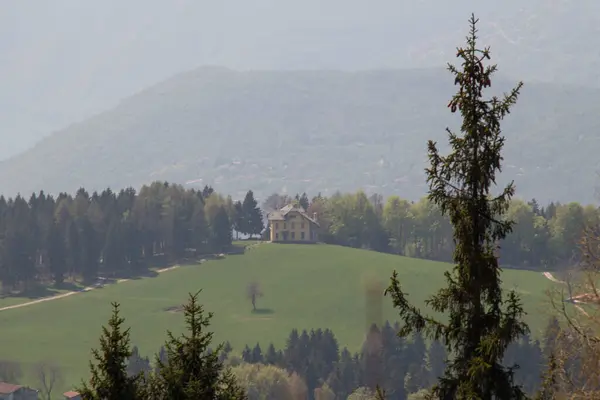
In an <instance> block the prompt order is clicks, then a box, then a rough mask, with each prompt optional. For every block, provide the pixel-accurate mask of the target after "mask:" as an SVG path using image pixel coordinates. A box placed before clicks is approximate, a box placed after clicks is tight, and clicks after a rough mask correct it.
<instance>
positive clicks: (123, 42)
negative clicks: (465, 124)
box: [0, 0, 600, 159]
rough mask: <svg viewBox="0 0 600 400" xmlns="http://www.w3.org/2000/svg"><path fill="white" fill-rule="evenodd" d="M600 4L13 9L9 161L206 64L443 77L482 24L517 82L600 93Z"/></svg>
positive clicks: (58, 1)
mask: <svg viewBox="0 0 600 400" xmlns="http://www.w3.org/2000/svg"><path fill="white" fill-rule="evenodd" d="M599 4H600V3H598V2H597V1H596V0H578V1H577V2H576V3H575V2H572V1H565V0H530V1H527V2H523V1H516V0H504V1H502V2H481V1H475V0H457V1H453V2H452V3H448V2H447V1H444V0H420V1H412V0H411V1H408V0H402V1H398V0H379V1H378V2H377V3H376V4H372V3H368V2H364V1H361V0H328V1H327V2H323V1H319V0H305V1H303V2H295V1H291V0H255V1H252V2H247V1H239V0H238V1H233V2H231V3H230V4H228V5H227V6H225V5H224V4H222V3H219V2H210V1H206V0H178V1H177V2H175V3H173V2H164V1H157V0H129V1H127V2H122V1H117V0H106V1H103V2H97V3H91V2H85V3H84V2H81V1H78V0H54V1H52V2H42V3H40V4H38V5H37V7H36V8H35V10H31V8H30V7H29V5H28V4H27V3H26V2H23V1H21V0H4V1H3V2H2V6H3V7H2V13H0V47H1V48H2V55H3V58H2V62H1V63H0V87H2V88H3V90H2V93H0V139H2V141H3V143H4V145H3V146H2V148H0V158H2V159H3V158H4V157H6V156H7V155H10V154H15V153H16V152H17V151H20V150H22V149H24V148H26V147H29V146H30V145H31V144H32V143H33V142H34V141H37V140H38V139H40V138H41V137H42V136H43V135H47V134H49V133H50V132H51V131H54V130H57V129H60V128H63V127H65V126H67V125H68V124H70V123H73V122H75V121H80V120H82V119H84V118H86V117H89V116H91V115H93V114H94V113H97V112H100V111H103V110H106V109H108V108H110V107H112V106H114V105H115V104H116V103H117V102H118V101H119V100H120V99H122V98H124V97H126V96H129V95H131V94H132V93H135V92H136V91H139V90H141V89H143V88H144V87H147V86H148V85H151V84H153V83H154V82H158V81H160V80H163V79H166V78H168V77H169V76H172V75H174V74H177V73H180V72H182V71H185V70H188V69H191V68H195V67H197V66H200V65H224V66H227V67H231V68H242V69H257V68H258V69H290V68H294V69H332V68H333V69H348V70H353V69H371V68H384V67H386V68H387V67H391V68H415V67H423V66H442V65H444V64H445V62H446V61H448V60H449V59H450V58H451V57H452V56H453V54H452V53H453V51H454V48H455V46H456V45H457V44H458V43H460V42H461V41H462V38H463V37H464V35H465V27H466V25H465V24H466V19H467V18H468V16H469V14H470V13H471V12H475V13H476V14H477V15H478V16H479V17H481V20H482V23H481V34H482V36H483V39H484V41H485V43H486V44H489V45H491V46H492V49H493V50H494V52H495V54H496V55H497V56H498V58H497V60H498V61H499V62H500V65H502V66H503V68H504V71H505V72H506V73H508V74H509V75H510V76H513V77H516V78H522V79H526V80H533V79H537V80H547V81H548V80H551V81H560V82H575V83H579V84H585V85H595V86H597V87H598V86H599V85H600V79H599V77H598V72H597V71H598V65H599V60H600V57H599V53H598V52H595V51H588V48H587V46H591V47H592V48H593V47H594V45H593V40H594V38H597V37H598V35H597V33H598V27H599V26H600V23H599V16H600V13H599V12H598V11H599Z"/></svg>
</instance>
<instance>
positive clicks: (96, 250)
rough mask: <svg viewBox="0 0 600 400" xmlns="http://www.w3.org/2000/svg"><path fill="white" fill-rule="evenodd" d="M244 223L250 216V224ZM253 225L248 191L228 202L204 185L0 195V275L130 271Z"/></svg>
mask: <svg viewBox="0 0 600 400" xmlns="http://www.w3.org/2000/svg"><path fill="white" fill-rule="evenodd" d="M251 224H254V226H252V225H251ZM234 227H235V229H236V230H237V231H240V232H244V233H246V234H254V233H257V232H258V233H260V231H261V230H262V227H263V222H262V214H261V211H260V209H259V208H258V207H257V206H256V201H255V200H254V199H253V197H252V192H249V193H248V196H247V199H245V201H244V202H243V203H241V202H233V201H232V200H231V198H225V197H223V196H221V195H219V194H217V193H215V192H214V191H213V189H212V188H209V187H206V188H204V190H201V191H196V190H184V189H183V188H182V187H181V186H177V185H169V184H167V183H154V184H152V185H150V186H145V187H143V188H142V189H141V190H140V192H139V193H136V192H135V190H133V189H127V190H122V191H120V192H119V193H114V192H112V191H111V190H109V189H107V190H105V191H103V192H102V193H92V194H89V193H87V192H86V191H85V190H84V189H80V190H79V191H78V192H77V193H76V194H75V195H74V196H70V195H67V194H61V195H59V196H58V197H57V198H54V197H52V196H48V195H45V194H44V193H43V192H41V193H39V194H34V195H32V196H31V197H30V198H29V200H26V199H25V198H23V197H16V198H14V199H8V200H6V199H4V198H0V229H1V231H2V234H3V237H4V240H3V241H2V248H1V249H0V260H1V262H0V282H1V283H2V286H3V288H4V289H5V291H6V290H8V291H12V290H18V289H21V290H22V289H28V288H30V287H32V285H33V284H35V283H51V282H53V283H54V284H56V285H60V284H61V283H63V282H64V281H65V280H66V279H70V278H82V279H83V280H84V281H87V282H90V281H93V280H94V279H95V278H96V277H98V276H114V275H119V274H135V273H138V272H141V271H143V270H145V269H147V268H148V267H151V266H155V265H164V264H166V263H169V262H173V261H178V260H182V259H184V258H186V257H191V256H193V255H195V254H208V253H220V252H222V251H226V250H228V249H229V248H230V246H231V241H232V230H233V228H234Z"/></svg>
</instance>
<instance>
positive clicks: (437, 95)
mask: <svg viewBox="0 0 600 400" xmlns="http://www.w3.org/2000/svg"><path fill="white" fill-rule="evenodd" d="M509 85H510V82H509V81H508V80H506V79H503V78H498V79H497V80H496V81H495V82H494V87H495V88H496V89H495V92H496V93H498V92H499V89H498V88H500V89H507V88H509ZM453 91H454V88H453V87H452V80H451V76H450V74H449V73H448V72H446V71H443V70H441V69H414V70H380V71H364V72H353V73H351V72H339V71H276V72H269V71H253V72H238V71H233V70H229V69H226V68H217V67H212V68H200V69H197V70H194V71H190V72H187V73H184V74H180V75H178V76H176V77H174V78H172V79H169V80H167V81H165V82H163V83H161V84H158V85H155V86H153V87H151V88H149V89H148V90H145V91H143V92H141V93H138V94H137V95H135V96H132V97H131V98H129V99H127V100H124V101H122V102H121V103H120V105H119V106H118V107H116V108H115V109H113V110H111V111H108V112H105V113H102V114H99V115H97V116H95V117H93V118H91V119H89V120H87V121H84V122H82V123H78V124H75V125H72V126H71V127H69V128H67V129H65V130H62V131H59V132H57V133H56V134H54V135H52V136H51V137H49V138H46V139H44V140H43V141H42V142H40V143H39V144H38V145H36V146H35V147H34V148H33V149H31V150H29V151H27V152H25V153H24V154H22V155H19V156H17V157H14V158H12V159H10V160H8V161H5V162H3V163H0V187H2V188H3V192H4V193H6V194H15V193H17V192H21V193H23V194H27V195H29V193H30V192H32V191H34V190H35V191H38V190H41V189H43V190H46V191H51V192H57V191H70V192H73V191H75V190H76V189H77V188H79V187H80V186H85V187H86V188H90V189H103V188H105V187H107V186H110V187H111V188H113V189H119V188H122V187H125V186H129V185H132V186H134V187H137V186H139V185H141V184H144V183H147V182H149V181H151V180H159V179H160V180H168V181H173V182H179V183H185V182H187V181H197V182H196V183H194V184H197V185H204V184H212V185H214V186H216V187H217V188H218V189H219V191H220V192H226V193H232V194H234V195H237V194H238V193H242V192H243V191H245V190H247V189H249V188H251V189H253V190H255V191H256V192H257V195H258V196H259V197H260V196H265V195H268V194H270V193H271V192H274V191H278V192H280V191H284V190H288V191H290V192H296V191H304V190H306V191H308V192H310V193H313V194H315V193H316V192H319V191H321V192H323V193H324V194H331V193H333V192H334V191H336V190H342V191H347V190H356V189H357V188H359V187H363V188H365V189H366V190H367V191H376V192H379V193H382V194H392V193H394V194H399V195H401V196H403V197H406V198H411V199H416V198H418V197H419V196H421V195H423V194H424V192H425V190H426V187H425V185H424V173H423V168H424V166H425V161H426V153H425V145H426V141H427V139H434V140H440V141H441V143H445V132H444V128H445V127H446V126H450V127H453V128H456V129H458V127H459V121H458V117H457V116H453V115H452V114H451V113H450V112H449V111H448V109H447V108H446V105H447V102H448V99H449V97H450V96H451V94H452V93H453ZM598 111H600V90H596V89H590V88H587V89H586V88H577V87H569V86H559V85H549V84H526V86H525V88H524V90H523V94H522V97H521V99H520V101H519V103H518V104H517V106H516V108H515V111H514V113H513V114H511V115H510V116H509V117H508V118H507V120H506V121H505V122H506V123H505V125H504V127H505V128H504V130H505V134H506V136H507V139H508V141H507V147H506V152H505V154H506V157H505V158H506V161H505V166H506V168H505V173H504V174H503V179H502V182H506V181H507V180H509V179H514V180H515V181H516V184H517V190H518V193H519V195H521V196H523V197H526V198H531V197H536V198H537V199H538V200H541V201H549V200H561V201H569V200H577V201H581V202H590V201H592V200H593V195H594V185H595V184H596V176H595V172H596V171H597V170H598V167H599V166H598V162H597V161H596V159H597V157H595V155H596V154H597V153H598V150H600V137H599V136H598V135H595V134H594V132H597V131H598V125H600V121H599V120H598V118H597V115H598ZM199 179H202V181H199Z"/></svg>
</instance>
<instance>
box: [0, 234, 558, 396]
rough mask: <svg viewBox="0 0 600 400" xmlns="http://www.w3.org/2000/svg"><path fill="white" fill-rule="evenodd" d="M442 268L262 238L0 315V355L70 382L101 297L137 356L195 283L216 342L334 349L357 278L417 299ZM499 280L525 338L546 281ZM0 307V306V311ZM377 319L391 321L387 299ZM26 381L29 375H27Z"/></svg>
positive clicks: (538, 312) (102, 313)
mask: <svg viewBox="0 0 600 400" xmlns="http://www.w3.org/2000/svg"><path fill="white" fill-rule="evenodd" d="M446 268H448V264H443V263H436V262H431V261H425V260H418V259H410V258H403V257H398V256H393V255H387V254H381V253H376V252H371V251H365V250H356V249H350V248H344V247H335V246H326V245H317V246H308V245H276V244H262V245H259V246H257V247H255V248H253V249H251V250H248V251H247V252H246V254H245V255H237V256H229V257H227V258H226V259H223V260H215V261H209V262H207V263H204V264H202V265H196V266H186V267H182V268H178V269H175V270H173V271H169V272H165V273H163V274H161V275H159V276H158V277H156V278H146V279H141V280H132V281H128V282H123V283H119V284H116V285H111V286H107V287H105V288H102V289H98V290H93V291H91V292H88V293H83V294H76V295H73V296H70V297H65V298H62V299H57V300H53V301H47V302H44V303H39V304H35V305H31V306H27V307H23V308H19V309H12V310H7V311H2V312H0V326H1V327H2V328H1V329H0V343H3V344H7V343H9V344H10V345H9V346H6V345H2V346H0V360H1V359H4V360H6V359H15V360H20V361H21V362H23V367H24V369H25V370H26V371H27V370H28V369H30V367H31V365H33V364H34V363H35V362H36V361H38V360H44V359H45V360H54V361H55V362H57V363H59V364H60V365H61V366H62V367H63V368H64V371H65V373H66V374H67V382H78V381H79V379H80V378H82V377H84V376H86V374H87V360H88V359H89V356H90V349H91V348H92V347H96V346H97V345H98V337H99V334H100V327H101V326H102V325H103V324H104V323H105V322H106V321H107V318H108V317H109V313H110V302H111V301H118V302H120V303H121V304H122V311H123V315H124V317H125V318H126V319H127V325H128V326H131V334H132V341H133V343H134V344H137V345H138V346H139V347H140V350H141V352H142V353H143V354H153V353H154V352H156V351H157V350H158V348H159V346H160V345H161V344H162V343H163V342H164V339H165V337H166V336H165V330H166V329H171V330H173V331H174V332H177V331H179V330H180V329H181V327H182V325H183V321H182V318H183V316H182V314H181V313H177V312H172V311H168V310H169V309H170V308H173V307H176V306H178V305H180V304H181V303H182V302H184V301H185V300H186V295H187V293H188V292H195V291H197V290H198V289H201V288H202V289H203V292H202V294H201V296H200V300H201V301H202V303H203V304H204V305H205V307H206V309H207V310H208V311H213V312H214V313H215V317H214V320H213V325H212V328H213V329H214V332H215V335H216V339H217V340H218V341H225V340H229V341H231V343H232V345H233V346H234V348H235V350H236V351H241V349H242V348H243V346H244V345H245V344H254V343H256V342H260V343H261V345H264V346H266V345H268V343H269V342H271V341H272V342H274V343H275V344H276V345H277V346H283V345H284V343H285V339H286V337H287V335H288V334H289V332H290V330H291V329H293V328H299V329H304V328H306V329H310V328H331V329H332V330H333V331H334V333H335V335H336V336H337V338H338V340H339V341H340V343H341V345H343V346H349V347H350V348H351V349H353V350H357V349H358V347H359V346H360V344H361V342H362V339H363V332H364V329H365V327H366V325H367V317H366V309H365V295H364V283H365V281H371V282H372V281H377V280H379V281H381V282H382V283H383V284H387V280H388V279H389V277H390V275H391V273H392V271H393V270H394V269H396V270H398V272H399V275H400V278H401V281H402V283H403V285H405V288H407V290H409V292H410V297H411V299H412V300H413V301H414V302H415V303H416V304H423V300H424V299H425V298H426V297H427V296H428V295H429V294H430V293H432V291H434V290H435V289H436V288H438V287H439V286H440V285H443V283H444V282H443V271H444V270H445V269H446ZM503 278H504V281H505V285H506V286H507V287H510V288H514V287H516V288H517V289H518V291H519V292H520V293H521V294H522V296H523V299H524V301H525V305H526V308H527V310H528V311H529V313H530V314H529V317H528V320H529V322H530V323H531V326H532V330H533V333H534V335H537V334H538V333H539V332H540V329H542V328H543V327H544V326H545V318H546V317H545V313H544V310H545V309H547V307H545V302H546V300H545V299H546V298H545V295H544V290H545V289H546V288H547V287H549V285H550V284H551V283H550V282H549V281H548V280H547V279H546V278H544V277H543V276H542V275H541V274H539V273H534V272H528V271H515V270H507V271H506V272H505V274H504V276H503ZM253 280H256V281H257V282H259V283H260V285H261V287H262V290H263V292H264V294H265V296H264V297H263V298H261V299H259V302H258V308H259V309H260V310H261V311H260V312H259V313H252V312H251V310H252V307H251V304H250V302H249V301H248V300H247V299H246V296H245V294H246V285H247V284H248V283H249V282H251V281H253ZM1 306H3V305H2V304H0V307H1ZM382 310H383V316H384V318H386V319H389V320H392V321H395V320H397V318H396V313H395V312H394V310H393V309H392V307H391V302H390V300H389V298H384V299H383V309H382ZM28 382H29V383H31V384H35V380H32V378H31V377H30V376H29V377H28Z"/></svg>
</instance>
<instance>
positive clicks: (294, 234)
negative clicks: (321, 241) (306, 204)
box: [268, 205, 319, 243]
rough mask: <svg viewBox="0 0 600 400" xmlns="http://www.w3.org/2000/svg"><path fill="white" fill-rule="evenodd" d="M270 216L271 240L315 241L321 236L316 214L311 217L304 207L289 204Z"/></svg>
mask: <svg viewBox="0 0 600 400" xmlns="http://www.w3.org/2000/svg"><path fill="white" fill-rule="evenodd" d="M268 218H269V229H270V231H271V242H301V243H315V242H316V241H317V240H318V238H319V232H318V230H319V224H318V223H317V218H316V215H313V217H312V218H311V217H309V216H308V214H306V211H304V209H303V208H302V207H299V206H293V205H287V206H285V207H283V208H282V209H281V210H279V211H273V212H272V213H270V214H269V217H268Z"/></svg>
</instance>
